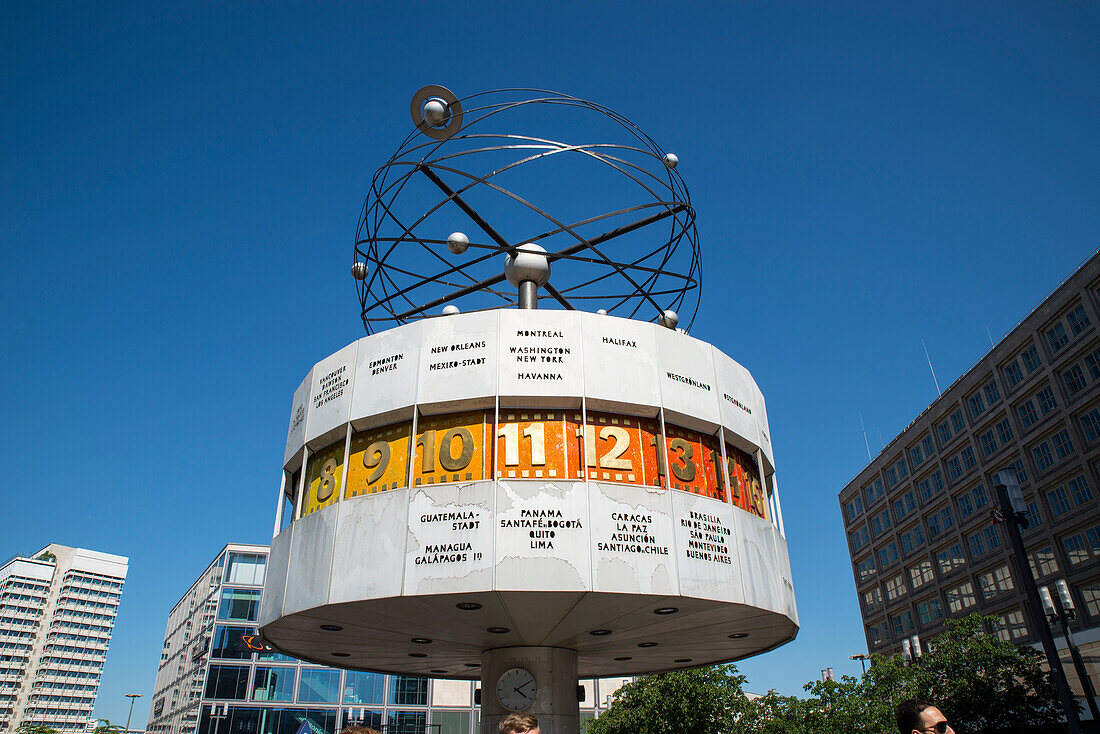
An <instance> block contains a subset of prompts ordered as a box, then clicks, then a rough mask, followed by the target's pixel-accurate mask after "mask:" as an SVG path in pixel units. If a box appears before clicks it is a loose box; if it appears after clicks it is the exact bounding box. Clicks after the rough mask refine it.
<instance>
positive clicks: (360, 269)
mask: <svg viewBox="0 0 1100 734" xmlns="http://www.w3.org/2000/svg"><path fill="white" fill-rule="evenodd" d="M351 277H353V278H355V279H356V280H366V279H367V264H366V263H364V262H357V263H355V264H354V265H352V266H351Z"/></svg>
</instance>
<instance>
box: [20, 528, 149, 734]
mask: <svg viewBox="0 0 1100 734" xmlns="http://www.w3.org/2000/svg"><path fill="white" fill-rule="evenodd" d="M127 564H128V561H127V559H126V558H124V557H122V556H114V555H110V554H107V553H99V552H97V551H92V550H86V549H84V548H69V547H67V546H63V545H56V544H50V545H48V546H46V547H45V548H43V549H42V550H40V551H38V552H37V553H33V554H30V555H27V556H16V557H14V558H12V559H11V560H9V561H7V562H6V563H4V564H3V565H0V732H14V731H15V730H16V729H18V728H19V727H20V726H23V725H29V726H35V725H37V726H46V727H50V728H51V729H56V730H57V731H59V732H62V734H70V733H71V734H76V733H77V732H81V733H82V732H84V730H85V728H86V727H87V726H88V725H89V724H90V723H92V719H91V716H92V710H93V709H94V708H95V699H96V693H97V692H98V690H99V681H100V676H101V675H102V674H103V664H104V662H105V661H106V659H107V648H108V647H109V645H110V642H111V633H112V631H113V630H114V626H115V615H116V613H117V610H118V603H119V599H120V598H121V597H122V585H123V583H124V582H125V580H126V569H127Z"/></svg>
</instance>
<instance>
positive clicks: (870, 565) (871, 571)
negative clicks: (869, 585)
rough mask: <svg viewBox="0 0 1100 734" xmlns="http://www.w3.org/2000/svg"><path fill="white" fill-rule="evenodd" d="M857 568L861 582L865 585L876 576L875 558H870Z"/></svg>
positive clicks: (860, 563) (861, 562)
mask: <svg viewBox="0 0 1100 734" xmlns="http://www.w3.org/2000/svg"><path fill="white" fill-rule="evenodd" d="M856 568H857V570H858V571H859V581H860V583H863V582H864V581H866V580H867V579H869V578H871V577H872V576H874V575H875V557H874V556H868V557H867V558H865V559H863V560H862V561H860V562H859V564H858V565H857V566H856Z"/></svg>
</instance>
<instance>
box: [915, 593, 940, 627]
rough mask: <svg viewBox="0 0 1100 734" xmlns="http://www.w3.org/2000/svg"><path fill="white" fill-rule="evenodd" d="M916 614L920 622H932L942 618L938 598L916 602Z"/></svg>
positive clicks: (925, 623) (926, 623) (927, 623)
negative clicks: (920, 602)
mask: <svg viewBox="0 0 1100 734" xmlns="http://www.w3.org/2000/svg"><path fill="white" fill-rule="evenodd" d="M917 616H919V617H920V623H921V624H923V625H929V624H933V623H934V622H937V621H939V620H941V619H943V604H941V603H940V600H939V599H929V600H928V601H926V602H924V603H922V604H918V605H917Z"/></svg>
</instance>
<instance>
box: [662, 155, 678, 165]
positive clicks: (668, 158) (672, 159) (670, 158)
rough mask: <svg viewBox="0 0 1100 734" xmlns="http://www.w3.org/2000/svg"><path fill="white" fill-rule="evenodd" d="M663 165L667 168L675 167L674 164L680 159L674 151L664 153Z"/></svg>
mask: <svg viewBox="0 0 1100 734" xmlns="http://www.w3.org/2000/svg"><path fill="white" fill-rule="evenodd" d="M664 161H665V165H666V166H668V167H669V168H675V167H676V164H677V163H679V162H680V159H679V158H677V157H676V154H675V153H665V158H664Z"/></svg>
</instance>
